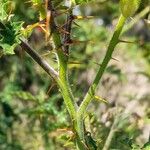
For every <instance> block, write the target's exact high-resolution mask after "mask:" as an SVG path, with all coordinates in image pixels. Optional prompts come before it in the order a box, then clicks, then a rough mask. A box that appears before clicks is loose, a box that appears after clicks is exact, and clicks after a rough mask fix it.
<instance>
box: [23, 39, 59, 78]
mask: <svg viewBox="0 0 150 150" xmlns="http://www.w3.org/2000/svg"><path fill="white" fill-rule="evenodd" d="M20 40H21V42H22V43H21V47H22V48H23V49H24V50H25V51H26V52H27V53H28V54H29V55H30V56H31V57H32V59H34V60H35V61H36V62H37V63H38V64H39V65H40V66H41V67H42V68H43V69H44V70H45V71H46V72H47V73H48V74H49V75H50V76H51V77H53V78H54V79H57V78H58V72H57V71H55V70H54V68H53V67H51V66H50V65H49V64H48V62H47V61H45V60H44V59H43V58H42V57H41V56H40V55H39V54H38V53H37V52H36V51H35V50H34V49H33V48H32V47H31V46H30V45H29V44H28V43H27V42H26V41H25V40H23V39H20Z"/></svg>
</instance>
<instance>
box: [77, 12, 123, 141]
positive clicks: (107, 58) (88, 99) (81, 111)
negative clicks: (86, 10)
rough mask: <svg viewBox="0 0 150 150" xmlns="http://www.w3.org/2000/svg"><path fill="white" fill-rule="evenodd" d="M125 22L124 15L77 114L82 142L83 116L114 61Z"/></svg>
mask: <svg viewBox="0 0 150 150" xmlns="http://www.w3.org/2000/svg"><path fill="white" fill-rule="evenodd" d="M125 21H126V18H125V17H123V15H121V16H120V18H119V21H118V24H117V25H116V28H115V31H114V34H113V36H112V38H111V40H110V43H109V46H108V49H107V52H106V54H105V57H104V59H103V62H102V64H101V66H100V68H99V70H98V72H97V74H96V77H95V79H94V81H93V84H92V85H91V86H90V88H89V90H88V92H87V94H86V95H85V97H84V99H83V101H82V103H81V105H80V107H79V109H78V113H77V130H78V131H77V132H78V134H79V137H80V139H81V140H83V139H84V130H83V116H84V113H85V111H86V108H87V106H88V105H89V103H90V102H91V101H92V99H93V97H94V95H95V90H96V88H97V86H98V83H99V81H100V79H101V77H102V75H103V73H104V71H105V69H106V67H107V65H108V63H109V61H110V60H111V59H112V53H113V51H114V49H115V47H116V45H117V44H118V41H119V36H120V33H121V31H122V28H123V26H124V24H125Z"/></svg>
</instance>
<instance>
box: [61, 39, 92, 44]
mask: <svg viewBox="0 0 150 150" xmlns="http://www.w3.org/2000/svg"><path fill="white" fill-rule="evenodd" d="M87 42H91V41H88V40H87V41H78V40H70V41H67V42H66V43H64V45H71V44H80V43H87Z"/></svg>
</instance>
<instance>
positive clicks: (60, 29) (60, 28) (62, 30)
mask: <svg viewBox="0 0 150 150" xmlns="http://www.w3.org/2000/svg"><path fill="white" fill-rule="evenodd" d="M57 28H58V30H59V32H61V33H65V34H70V33H69V32H67V31H65V30H64V29H62V27H57Z"/></svg>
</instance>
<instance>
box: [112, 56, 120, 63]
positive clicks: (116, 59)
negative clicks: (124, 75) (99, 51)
mask: <svg viewBox="0 0 150 150" xmlns="http://www.w3.org/2000/svg"><path fill="white" fill-rule="evenodd" d="M111 59H113V60H115V61H118V62H119V60H118V59H116V58H113V57H111Z"/></svg>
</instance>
